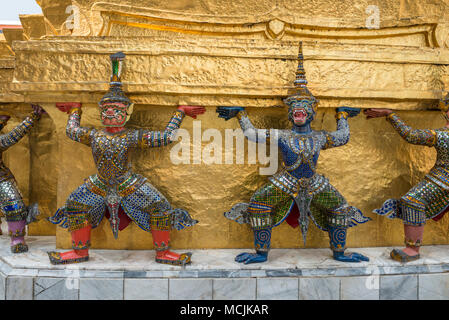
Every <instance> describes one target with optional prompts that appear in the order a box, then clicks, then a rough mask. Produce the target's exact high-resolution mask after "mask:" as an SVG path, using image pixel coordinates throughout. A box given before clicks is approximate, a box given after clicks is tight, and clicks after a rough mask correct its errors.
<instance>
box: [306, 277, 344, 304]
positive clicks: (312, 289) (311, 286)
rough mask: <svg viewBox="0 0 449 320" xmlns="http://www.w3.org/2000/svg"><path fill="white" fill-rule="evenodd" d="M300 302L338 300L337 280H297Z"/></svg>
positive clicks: (328, 278) (338, 280) (338, 283)
mask: <svg viewBox="0 0 449 320" xmlns="http://www.w3.org/2000/svg"><path fill="white" fill-rule="evenodd" d="M299 299H300V300H339V299H340V279H339V278H331V277H326V278H301V279H300V280H299Z"/></svg>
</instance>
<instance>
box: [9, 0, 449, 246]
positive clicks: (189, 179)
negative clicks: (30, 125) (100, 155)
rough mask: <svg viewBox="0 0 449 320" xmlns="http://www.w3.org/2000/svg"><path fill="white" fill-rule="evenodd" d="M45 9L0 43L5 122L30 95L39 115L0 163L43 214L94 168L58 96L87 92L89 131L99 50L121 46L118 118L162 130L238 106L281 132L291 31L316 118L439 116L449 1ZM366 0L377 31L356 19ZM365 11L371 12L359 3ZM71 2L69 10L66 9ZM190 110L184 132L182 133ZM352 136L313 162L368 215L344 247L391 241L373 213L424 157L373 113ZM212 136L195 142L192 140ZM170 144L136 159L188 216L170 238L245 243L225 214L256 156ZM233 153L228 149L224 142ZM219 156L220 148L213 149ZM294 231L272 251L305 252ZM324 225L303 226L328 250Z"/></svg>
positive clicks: (389, 225)
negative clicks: (175, 154)
mask: <svg viewBox="0 0 449 320" xmlns="http://www.w3.org/2000/svg"><path fill="white" fill-rule="evenodd" d="M37 2H38V3H39V4H40V6H41V7H42V9H43V15H25V16H21V21H22V24H23V30H22V31H21V32H17V31H15V32H13V31H8V32H5V41H3V42H0V90H1V91H0V103H1V105H0V107H1V108H2V111H6V112H8V113H14V117H13V119H12V120H11V123H10V124H9V126H8V128H10V127H12V126H13V125H14V124H15V123H18V121H19V120H20V118H22V117H23V116H24V115H25V114H26V113H27V112H28V111H29V103H31V102H35V103H40V104H41V105H42V106H43V107H44V108H45V109H46V110H47V112H48V115H45V116H44V117H43V119H42V120H41V122H40V123H39V125H38V126H37V128H36V129H35V130H34V131H33V133H32V134H31V135H30V136H29V138H26V139H24V140H23V141H21V142H20V144H19V145H17V146H15V147H14V148H11V149H10V150H8V151H7V152H6V153H5V155H4V159H5V161H6V163H8V164H9V165H10V168H11V170H12V171H13V172H14V174H15V175H16V177H17V180H18V181H19V184H20V187H21V190H22V192H23V193H24V197H25V198H26V199H27V200H29V201H38V202H39V204H40V206H41V209H42V212H43V216H49V215H50V214H53V213H54V212H55V210H56V208H57V207H59V206H62V205H63V204H64V202H65V199H66V198H67V196H68V195H69V194H70V192H71V191H73V190H74V189H75V188H76V187H77V186H78V185H80V184H81V183H82V182H83V180H84V178H86V177H87V176H88V175H90V174H93V173H94V172H95V166H94V164H93V160H92V156H91V153H90V150H89V148H88V147H86V146H84V145H81V144H78V143H75V142H73V141H71V140H69V139H68V138H67V137H66V136H65V124H66V120H67V115H66V114H64V113H62V112H60V111H58V110H57V109H56V108H55V102H64V101H80V102H82V103H83V110H84V112H83V119H82V125H84V126H97V127H99V126H100V122H99V115H98V109H97V106H96V103H97V101H98V100H99V99H100V98H101V96H102V95H103V94H104V92H105V91H106V90H107V89H108V80H109V74H110V65H109V64H110V62H109V57H108V56H109V54H111V53H114V52H117V51H124V52H125V53H126V54H127V58H126V67H125V70H124V74H123V80H124V83H125V85H124V89H125V91H126V92H127V93H128V95H129V97H130V98H131V99H132V100H134V101H135V103H136V106H135V108H134V113H133V115H132V117H131V120H130V122H129V123H128V125H129V126H132V127H149V128H153V129H155V130H158V129H163V128H164V127H165V124H166V123H167V121H168V120H169V118H170V116H171V113H172V112H173V110H174V109H175V107H176V106H177V105H179V104H198V105H204V106H206V108H207V112H206V114H205V115H203V116H201V117H199V118H198V120H201V127H202V130H205V129H209V128H216V129H218V130H219V131H220V132H221V133H222V136H223V137H224V136H225V135H224V130H225V129H235V128H237V127H238V123H237V121H236V120H235V119H234V120H230V121H227V122H225V121H223V120H222V119H218V118H217V115H216V113H215V107H216V106H219V105H227V106H232V105H240V106H246V107H248V113H249V115H250V117H251V119H252V120H253V122H254V123H255V125H256V126H258V127H260V128H272V127H273V128H287V127H288V126H289V123H288V121H287V119H286V109H285V108H284V107H272V106H279V105H282V101H281V98H282V97H285V96H286V95H287V92H288V90H289V89H290V88H291V86H292V82H293V79H294V77H295V69H296V65H297V61H296V55H297V48H298V41H300V40H302V41H304V56H305V59H306V60H305V69H306V72H307V78H308V80H309V88H310V89H311V91H312V92H313V93H314V94H315V95H316V96H317V97H318V98H319V99H320V100H321V106H320V110H319V112H318V115H317V118H316V120H315V122H314V124H313V128H314V129H317V130H335V128H336V124H335V119H334V114H335V109H334V108H336V107H338V106H341V105H347V106H351V107H360V108H370V107H388V108H393V109H396V110H399V114H400V115H401V116H403V118H404V119H405V120H406V121H407V122H408V123H409V124H410V125H412V126H414V127H416V128H432V127H433V128H436V127H439V126H442V125H443V124H444V121H443V118H442V116H441V114H440V113H439V112H438V111H433V110H434V109H435V108H436V106H437V103H438V99H439V98H441V96H442V90H444V89H445V88H446V89H447V88H448V84H449V68H448V66H449V50H448V45H449V33H448V30H449V24H448V23H447V21H448V18H449V3H448V2H447V1H443V0H424V1H422V0H401V1H396V0H388V1H385V0H384V1H374V0H369V1H368V0H362V1H356V2H354V1H349V0H344V1H338V2H337V3H336V2H335V1H330V0H319V1H305V0H289V1H287V0H273V1H265V0H249V1H217V0H196V1H193V0H192V1H185V0H176V1H173V0H172V1H159V0H153V1H149V0H148V1H137V0H108V1H97V0H77V1H75V0H61V1H52V0H39V1H37ZM70 5H72V6H74V7H75V8H77V9H76V10H78V9H79V26H78V28H75V29H74V30H69V29H68V28H67V23H66V21H67V19H69V20H70V13H66V8H67V6H70ZM372 5H375V6H377V8H378V9H379V12H380V25H379V28H378V29H376V28H375V29H370V28H367V25H366V21H367V19H368V18H369V15H370V14H371V13H367V12H372V11H369V10H368V11H367V8H368V7H369V6H372ZM371 9H372V7H371ZM371 9H370V10H371ZM77 12H78V11H77ZM193 126H194V120H193V119H191V118H188V119H186V120H185V121H184V123H183V128H185V129H187V130H188V132H189V133H190V135H191V136H192V135H193ZM350 126H351V141H350V142H349V144H348V145H346V146H344V147H341V148H336V149H331V150H326V151H323V152H322V153H321V157H320V160H319V166H318V171H319V172H320V173H322V174H325V175H326V176H327V177H328V178H329V179H330V181H331V183H332V184H334V185H335V186H336V187H337V188H338V189H339V190H340V191H341V193H342V194H343V195H344V196H345V197H346V198H347V200H348V202H350V203H351V204H352V205H355V206H357V207H359V208H360V209H362V210H363V211H364V213H365V214H366V215H367V216H370V217H371V218H372V219H373V221H371V222H369V223H366V224H364V225H361V226H358V227H357V228H353V229H351V230H350V232H349V241H348V245H349V246H352V247H358V246H384V245H399V244H401V243H402V242H403V233H402V228H401V222H400V221H391V220H387V219H385V218H382V217H377V216H375V215H374V214H373V213H371V212H372V210H373V209H374V208H376V207H379V206H380V205H381V204H382V203H383V201H384V200H386V199H387V198H390V197H399V196H401V195H402V194H403V193H405V192H406V191H407V190H408V189H409V188H410V187H411V186H413V185H414V184H416V183H417V182H418V181H419V180H420V179H422V178H423V176H424V174H425V173H426V172H427V171H428V170H429V169H430V168H431V167H432V165H433V163H434V161H435V152H434V150H433V149H430V148H427V147H419V146H413V145H410V144H407V143H406V142H404V141H402V140H401V138H400V137H399V136H398V135H397V134H396V133H395V132H394V131H393V129H392V127H391V126H390V125H389V124H388V123H387V122H386V121H385V120H384V119H374V120H369V121H367V120H365V118H364V117H363V116H362V115H360V116H358V117H356V118H353V119H350ZM207 145H208V142H207V141H205V142H203V147H204V146H207ZM172 147H173V146H169V147H165V148H158V149H152V150H140V151H137V152H136V153H135V155H134V159H133V161H134V162H133V163H134V170H135V171H136V172H138V173H140V174H142V175H144V176H145V177H147V178H148V179H149V180H150V181H151V183H152V184H153V185H154V186H156V187H157V188H158V189H159V190H160V191H161V192H162V193H164V195H166V196H167V198H168V199H169V201H170V202H171V203H172V204H173V206H175V207H182V208H185V209H187V210H188V211H189V212H190V213H191V215H192V216H193V217H194V218H195V219H198V220H200V223H199V224H197V225H196V226H195V227H193V228H188V229H186V230H183V231H181V232H174V233H173V236H172V238H173V247H174V248H242V247H251V246H252V233H251V230H250V229H249V227H248V226H241V225H237V224H236V223H234V222H231V221H229V220H227V219H225V218H224V217H223V212H224V211H226V210H228V209H229V208H230V207H231V206H232V205H233V204H234V203H236V202H242V201H248V200H249V198H250V197H251V194H252V193H253V192H254V191H255V190H256V189H257V187H259V186H261V185H262V184H263V183H264V182H265V181H266V179H267V177H266V176H260V175H259V166H258V165H252V164H247V163H246V164H232V165H231V164H213V165H206V164H204V163H203V164H180V165H174V164H172V163H171V161H170V150H171V148H172ZM226 152H228V153H229V152H232V153H233V154H235V150H227V151H226ZM223 163H224V156H223ZM448 229H449V217H445V218H444V219H443V220H441V221H439V222H438V223H436V222H433V221H430V222H429V223H428V225H427V226H426V233H425V239H424V240H425V243H426V244H443V243H445V244H448V243H449V234H448V233H449V230H448ZM55 233H56V236H57V245H58V246H59V247H69V246H70V236H69V234H68V233H67V232H66V230H63V229H60V228H58V229H57V230H56V228H55V227H54V226H53V225H51V224H50V223H48V222H46V221H45V220H44V219H43V220H42V221H40V222H39V223H37V224H33V225H31V226H30V234H32V235H51V234H55ZM300 238H301V237H300V234H299V231H298V229H292V228H291V227H289V226H288V225H286V224H284V225H281V226H280V227H278V228H276V229H275V230H274V232H273V247H277V248H294V247H301V246H302V240H301V239H300ZM92 241H93V246H94V247H95V248H126V249H149V248H152V243H151V235H149V234H147V233H145V232H143V231H141V230H140V229H139V228H138V227H137V226H135V225H131V226H130V227H128V228H127V229H125V230H124V231H122V232H121V233H120V235H119V239H118V240H114V239H113V236H112V232H111V230H110V227H109V224H108V222H107V221H103V222H102V224H101V226H100V227H99V228H97V229H96V230H95V231H94V232H93V239H92ZM327 246H328V238H327V235H326V234H325V233H323V232H321V231H319V230H317V228H315V227H312V229H311V230H310V231H309V235H308V242H307V247H327Z"/></svg>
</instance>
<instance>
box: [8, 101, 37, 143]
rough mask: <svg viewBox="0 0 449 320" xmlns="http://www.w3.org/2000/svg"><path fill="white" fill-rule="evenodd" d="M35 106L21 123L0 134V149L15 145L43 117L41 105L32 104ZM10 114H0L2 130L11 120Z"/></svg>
mask: <svg viewBox="0 0 449 320" xmlns="http://www.w3.org/2000/svg"><path fill="white" fill-rule="evenodd" d="M31 106H32V108H33V112H32V113H31V114H30V115H29V116H27V117H26V118H25V119H24V120H23V121H22V122H21V123H19V124H18V125H17V126H16V127H15V128H14V129H12V130H11V131H9V132H8V133H5V134H2V135H0V149H1V150H2V151H5V150H6V149H8V148H9V147H11V146H13V145H15V144H16V143H17V142H19V141H20V140H21V139H22V138H23V137H25V136H26V135H27V134H28V132H30V130H31V128H32V127H33V125H34V124H35V123H36V121H38V120H39V119H40V117H41V114H42V113H43V112H44V109H42V107H41V106H39V105H35V104H33V105H31ZM9 118H10V117H9V116H5V115H3V116H0V130H1V129H2V128H3V127H4V126H5V125H6V123H7V122H8V120H9Z"/></svg>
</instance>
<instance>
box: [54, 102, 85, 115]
mask: <svg viewBox="0 0 449 320" xmlns="http://www.w3.org/2000/svg"><path fill="white" fill-rule="evenodd" d="M81 105H82V104H81V102H57V103H56V108H58V109H59V110H60V111H62V112H67V113H70V110H72V109H74V108H80V109H81Z"/></svg>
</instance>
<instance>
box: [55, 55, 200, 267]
mask: <svg viewBox="0 0 449 320" xmlns="http://www.w3.org/2000/svg"><path fill="white" fill-rule="evenodd" d="M124 58H125V55H124V54H123V53H122V52H119V53H116V54H113V55H111V60H112V70H113V71H112V77H111V84H110V89H109V91H108V92H107V93H106V95H105V96H104V97H103V98H102V99H101V101H100V103H99V107H100V116H101V122H102V124H103V126H104V127H105V128H104V129H92V128H85V127H81V126H80V120H81V104H79V103H78V104H77V103H68V104H67V103H62V104H58V105H57V106H58V107H59V108H60V109H61V110H62V111H68V112H69V113H70V115H69V119H68V122H67V131H66V132H67V135H68V137H69V138H70V139H72V140H74V141H77V142H81V143H83V144H85V145H88V146H90V147H91V149H92V155H93V158H94V162H95V164H96V167H97V173H96V174H94V175H92V176H90V177H89V178H87V179H86V180H85V182H84V184H82V185H81V186H80V187H78V189H76V190H75V191H74V192H73V193H72V194H71V195H70V196H69V197H68V199H67V201H66V204H65V206H64V207H62V208H60V209H58V211H57V212H56V214H55V215H54V216H53V217H51V218H50V219H49V220H50V221H51V222H52V223H54V224H60V226H62V227H63V228H68V230H69V231H70V232H71V235H72V245H73V249H74V250H72V251H69V252H64V253H59V252H49V253H48V255H49V257H50V261H51V263H53V264H67V263H74V262H82V261H86V260H88V258H89V253H88V248H89V246H90V234H91V229H92V228H95V227H97V226H98V225H99V224H100V222H101V220H102V219H103V217H104V216H106V218H108V219H109V222H110V225H111V228H112V232H113V234H114V237H115V238H117V237H118V232H119V230H123V229H124V228H125V227H126V226H127V225H128V224H129V223H130V222H134V223H136V224H137V225H138V226H139V227H140V228H141V229H143V230H145V231H148V232H151V234H152V237H153V243H154V247H155V249H156V262H159V263H166V264H173V265H185V264H188V263H190V261H191V253H183V254H178V253H175V252H172V251H170V250H169V243H170V230H171V229H172V228H175V229H177V230H181V229H183V228H185V227H189V226H192V225H194V224H196V223H197V222H198V221H196V220H193V219H192V218H191V217H190V215H189V213H188V212H187V211H185V210H183V209H177V208H173V207H172V206H171V205H170V203H169V202H168V201H167V199H166V198H165V197H164V196H163V195H162V194H161V193H160V192H159V191H158V190H157V189H156V188H155V187H154V186H152V185H151V184H150V183H149V182H148V181H147V179H146V178H144V177H143V176H141V175H139V174H137V173H134V172H133V171H132V170H131V162H130V155H131V152H132V151H133V150H134V149H137V148H151V147H162V146H166V145H168V144H170V143H172V142H173V141H174V137H175V132H176V130H177V129H178V128H179V126H180V125H181V122H182V120H183V119H184V117H185V116H186V115H188V116H191V117H193V118H196V116H197V115H199V114H202V113H204V112H205V109H204V108H203V107H196V106H179V107H178V109H177V110H176V111H175V113H174V114H173V116H172V118H171V119H170V121H169V122H168V124H167V126H166V128H165V130H164V131H151V130H147V129H140V130H136V129H128V128H126V127H125V123H126V122H127V120H128V119H129V111H130V110H131V108H132V105H133V104H132V102H131V100H130V99H128V98H127V97H126V96H125V94H124V92H123V91H122V83H121V81H120V76H121V72H122V63H123V61H124Z"/></svg>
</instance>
